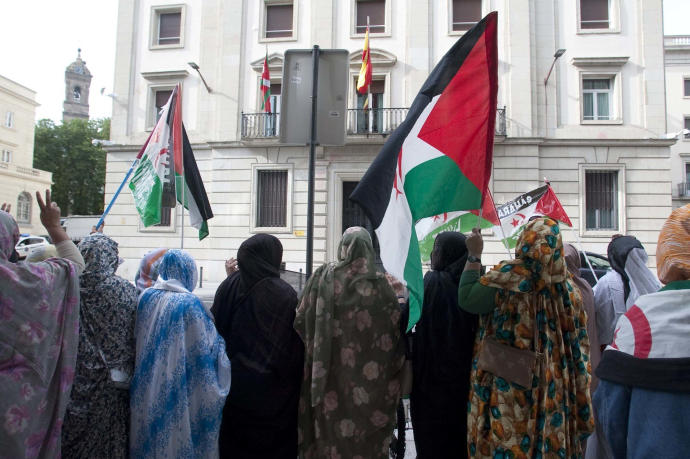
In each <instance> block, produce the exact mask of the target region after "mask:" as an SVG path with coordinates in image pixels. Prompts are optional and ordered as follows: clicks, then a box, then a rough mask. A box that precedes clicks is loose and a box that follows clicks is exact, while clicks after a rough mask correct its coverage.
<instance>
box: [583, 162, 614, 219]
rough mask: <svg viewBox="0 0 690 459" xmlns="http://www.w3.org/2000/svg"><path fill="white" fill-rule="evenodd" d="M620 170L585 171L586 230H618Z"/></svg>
mask: <svg viewBox="0 0 690 459" xmlns="http://www.w3.org/2000/svg"><path fill="white" fill-rule="evenodd" d="M619 172H620V171H618V170H614V171H611V170H587V171H585V219H586V222H585V225H586V226H585V228H586V230H588V231H590V230H595V231H598V230H610V231H618V229H619V225H618V212H619V209H618V204H619V203H618V174H619Z"/></svg>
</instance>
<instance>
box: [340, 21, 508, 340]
mask: <svg viewBox="0 0 690 459" xmlns="http://www.w3.org/2000/svg"><path fill="white" fill-rule="evenodd" d="M496 22H497V15H496V13H495V12H493V13H490V14H489V15H488V16H486V17H485V18H484V19H482V20H481V21H480V22H479V23H478V24H477V25H476V26H475V27H474V28H472V29H471V30H470V31H468V32H467V33H465V35H463V36H462V38H460V40H459V41H458V42H457V43H456V44H455V45H454V46H453V47H452V48H451V49H450V51H448V53H446V55H445V56H443V58H442V59H441V61H440V62H439V63H438V65H437V66H436V67H435V68H434V70H433V71H432V72H431V74H430V75H429V77H428V78H427V80H426V82H425V83H424V85H423V86H422V89H421V90H420V92H419V94H417V97H416V98H415V100H414V102H413V103H412V107H411V108H410V110H409V112H408V115H407V117H406V118H405V121H404V122H403V123H402V124H401V125H400V127H398V129H396V130H395V132H394V133H393V134H392V135H391V136H390V138H389V139H388V141H387V142H386V144H385V145H384V146H383V148H382V149H381V151H380V152H379V154H378V156H377V157H376V159H375V160H374V162H373V163H372V164H371V166H370V167H369V170H367V172H366V174H365V175H364V177H363V178H362V181H361V182H360V183H359V185H358V186H357V188H356V189H355V191H354V192H353V193H352V195H351V196H350V199H352V200H353V201H355V202H357V203H358V204H359V205H361V206H362V208H363V209H364V210H365V212H366V213H367V215H368V217H369V219H370V220H371V222H372V223H373V226H374V228H375V229H376V234H377V236H378V239H379V243H380V247H381V260H382V261H383V266H384V268H385V269H386V270H387V271H388V272H389V273H390V274H392V275H393V276H395V277H397V278H398V279H401V280H403V281H404V282H405V284H406V285H407V288H408V290H409V292H410V319H409V324H408V328H411V327H412V326H413V325H414V324H415V323H416V322H417V320H418V319H419V317H420V315H421V306H422V298H423V295H424V292H423V290H424V281H423V279H422V263H421V259H420V253H419V241H418V238H417V233H416V230H415V224H416V223H417V222H418V221H419V220H421V219H422V218H426V217H433V216H434V215H439V214H443V213H444V212H454V211H458V210H469V209H479V208H481V207H482V195H483V191H484V190H486V189H487V184H488V181H489V177H490V175H491V157H492V150H493V140H494V124H495V120H496V91H497V70H496V69H497V65H498V57H497V47H496V25H497V24H496Z"/></svg>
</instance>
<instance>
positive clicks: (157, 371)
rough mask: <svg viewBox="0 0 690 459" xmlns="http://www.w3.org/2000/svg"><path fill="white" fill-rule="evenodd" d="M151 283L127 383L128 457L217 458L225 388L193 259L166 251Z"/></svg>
mask: <svg viewBox="0 0 690 459" xmlns="http://www.w3.org/2000/svg"><path fill="white" fill-rule="evenodd" d="M159 272H160V276H159V278H158V281H157V282H156V284H155V285H154V286H153V287H152V288H149V289H147V290H146V291H145V292H144V293H143V294H142V296H141V298H140V299H139V306H138V308H137V318H136V326H135V337H136V349H137V351H136V366H135V371H134V377H133V378H132V383H131V387H130V407H131V428H130V456H131V457H180V456H187V455H189V454H190V453H189V452H190V451H193V452H194V455H195V456H198V457H218V432H219V429H220V420H221V413H222V410H223V405H224V404H225V397H226V396H227V394H228V392H229V390H230V362H229V361H228V357H227V355H226V353H225V342H224V341H223V338H221V337H220V335H218V333H217V332H216V328H215V325H214V324H213V320H212V318H211V316H210V315H209V314H208V313H207V312H206V310H205V309H204V306H203V305H202V303H201V301H200V300H199V298H197V297H196V296H194V295H193V294H192V293H191V291H192V290H193V289H194V287H195V286H196V263H194V259H193V258H192V257H191V256H190V255H189V254H188V253H187V252H184V251H182V250H169V251H168V252H167V253H166V254H165V256H164V257H163V260H162V262H161V265H160V270H159Z"/></svg>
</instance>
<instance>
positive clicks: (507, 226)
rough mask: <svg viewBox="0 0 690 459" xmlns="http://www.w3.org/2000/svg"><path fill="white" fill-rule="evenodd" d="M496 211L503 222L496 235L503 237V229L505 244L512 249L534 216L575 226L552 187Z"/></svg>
mask: <svg viewBox="0 0 690 459" xmlns="http://www.w3.org/2000/svg"><path fill="white" fill-rule="evenodd" d="M496 211H497V212H498V218H499V219H500V220H501V226H500V228H498V227H497V228H496V230H497V231H498V232H497V233H496V234H497V235H501V232H500V231H501V228H502V229H503V237H505V239H504V240H503V244H505V246H506V247H509V248H511V249H512V248H514V247H515V246H516V245H517V241H518V238H519V237H520V233H522V229H523V228H524V226H525V225H526V224H527V222H529V219H530V217H532V216H533V215H545V216H547V217H550V218H553V219H554V220H558V221H559V222H561V223H563V224H565V225H567V226H573V224H572V223H571V221H570V219H569V218H568V214H566V213H565V210H564V209H563V206H562V205H561V202H560V201H559V200H558V198H557V197H556V193H554V192H553V189H551V186H550V185H544V186H542V187H539V188H537V189H536V190H532V191H530V192H527V193H525V194H521V195H520V196H518V197H517V198H515V199H513V200H512V201H509V202H507V203H505V204H503V205H502V206H499V207H498V208H497V209H496Z"/></svg>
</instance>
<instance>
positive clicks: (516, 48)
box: [106, 0, 674, 282]
mask: <svg viewBox="0 0 690 459" xmlns="http://www.w3.org/2000/svg"><path fill="white" fill-rule="evenodd" d="M621 3H622V2H621V1H620V0H602V1H600V2H596V1H589V2H582V3H581V2H580V1H579V0H555V1H554V0H531V1H530V0H447V1H446V0H444V1H431V0H415V1H412V0H367V1H361V0H336V1H333V2H316V1H314V0H303V1H290V0H280V1H272V0H267V1H261V2H246V1H241V0H205V1H204V2H177V3H170V4H167V3H165V2H160V1H152V0H120V8H119V13H118V33H117V52H116V66H115V67H116V75H115V88H114V92H115V93H116V94H117V97H116V98H115V99H114V103H113V118H112V126H111V140H112V141H113V142H114V143H115V145H114V146H112V147H110V148H109V153H108V165H107V174H106V202H107V201H108V200H109V198H110V196H112V194H113V192H114V191H115V189H116V187H117V186H118V185H119V183H120V181H121V180H122V178H123V176H124V173H125V172H126V170H127V168H128V167H129V165H130V163H131V162H132V160H133V158H134V156H135V155H136V152H137V151H138V150H139V148H140V147H141V145H142V144H143V143H144V141H145V140H146V137H147V135H148V132H149V130H150V129H151V127H152V125H153V123H154V122H155V119H156V109H157V107H159V106H160V104H161V103H162V102H164V99H165V98H166V96H167V95H169V92H168V91H170V90H171V88H172V87H173V86H174V85H175V84H177V83H181V84H182V88H183V93H184V110H183V118H184V121H185V125H186V128H187V131H188V133H189V135H190V138H191V141H192V143H193V148H194V152H195V155H196V158H197V161H198V164H199V169H200V170H201V173H202V176H203V179H204V182H205V185H206V190H207V192H208V194H209V199H210V201H211V205H212V207H213V211H214V213H215V218H214V219H212V220H211V221H210V225H209V227H210V233H211V236H210V237H208V238H207V239H206V240H204V241H201V242H199V241H196V240H194V235H195V232H194V231H190V230H187V231H186V232H185V236H186V238H185V241H184V246H185V248H186V249H189V250H190V251H191V253H192V254H193V255H194V257H195V258H196V259H197V262H198V264H199V265H200V266H202V267H203V268H204V279H205V281H209V280H210V281H211V282H217V281H219V280H221V279H222V278H223V277H224V270H223V261H224V259H225V258H227V257H229V256H234V255H235V254H236V251H237V248H238V247H239V244H240V243H241V242H242V241H243V240H244V239H245V238H247V237H248V236H250V235H252V234H255V233H257V232H269V233H272V234H275V235H276V236H278V237H279V238H280V239H281V241H282V243H283V246H284V249H285V252H284V260H285V262H286V266H287V268H288V269H292V270H297V269H300V268H302V269H303V268H304V263H305V246H306V239H305V230H306V222H307V216H306V209H307V157H308V148H306V147H296V146H288V145H283V144H281V143H280V141H279V140H278V138H277V134H279V132H278V129H279V116H280V115H279V114H264V113H260V106H261V99H260V90H259V86H260V76H261V67H262V64H263V59H264V56H266V55H267V56H268V61H269V67H270V74H271V88H272V89H271V92H272V94H273V106H274V107H277V106H279V105H280V104H279V94H280V90H281V83H282V82H281V77H282V64H283V53H284V52H285V51H286V50H287V49H292V48H298V49H307V48H311V47H312V46H313V45H314V44H318V45H319V46H320V47H321V48H342V49H347V50H348V51H349V52H350V69H349V72H350V78H349V81H350V88H349V89H348V94H349V96H348V107H349V110H348V115H347V116H348V118H347V136H346V144H345V145H344V146H341V147H319V148H318V149H317V161H316V193H315V197H316V201H315V207H314V208H315V217H314V222H315V232H314V234H315V241H314V249H315V253H314V261H315V263H321V262H324V261H328V260H333V259H335V257H336V253H335V252H336V248H337V244H338V242H339V239H340V235H341V233H342V231H343V229H344V228H345V227H346V226H348V225H352V224H365V225H366V224H367V222H366V219H365V218H364V216H363V215H362V212H361V210H360V209H359V208H358V207H357V206H355V205H353V204H352V203H351V202H349V200H348V199H347V196H348V194H349V192H350V191H351V190H352V187H353V186H354V184H355V183H356V182H357V181H358V180H359V179H360V178H361V177H362V176H363V174H364V172H365V171H366V169H367V167H368V166H369V164H370V163H371V161H372V159H373V158H374V157H375V155H376V154H377V152H378V151H379V149H380V148H381V146H382V145H383V143H384V142H385V140H386V138H387V136H388V134H389V133H390V132H391V130H392V129H394V128H395V127H396V126H397V124H399V123H400V121H402V119H403V117H404V115H405V113H406V110H407V107H409V105H410V104H411V102H412V100H413V99H414V97H415V95H416V94H417V92H418V90H419V89H420V87H421V85H422V84H423V82H424V81H425V79H426V77H427V75H428V74H429V72H430V71H431V70H432V68H433V67H434V65H435V64H436V63H437V62H438V61H439V59H440V58H441V57H442V56H443V55H444V53H445V52H446V51H447V50H448V49H449V48H450V47H451V46H452V44H453V43H454V42H455V41H456V40H457V39H458V38H459V37H460V36H461V35H462V34H463V33H464V31H465V30H467V29H468V28H469V27H471V25H472V23H473V22H476V21H477V20H478V19H479V18H480V17H481V16H483V15H485V14H486V13H488V12H489V11H493V10H496V11H498V13H499V29H498V30H499V32H498V40H499V44H498V47H499V49H498V51H499V93H498V120H497V121H498V122H497V131H496V137H495V147H494V169H493V176H492V191H493V194H494V199H495V201H496V203H497V204H501V203H504V202H506V201H508V200H510V199H512V198H513V197H515V196H516V195H518V194H520V193H523V192H526V191H529V190H531V189H534V188H536V187H538V186H540V185H541V184H543V179H544V177H546V178H548V180H550V182H551V184H552V186H553V188H554V190H555V191H556V193H557V195H558V196H559V198H560V199H561V201H562V203H563V205H564V207H565V210H566V211H567V213H568V215H569V216H570V218H571V220H572V221H573V223H574V228H573V230H567V231H565V232H564V235H565V239H566V240H567V241H571V242H575V241H577V240H580V241H581V242H582V245H583V246H584V248H586V249H587V250H591V251H594V252H598V253H605V252H606V246H607V244H608V242H609V240H610V237H611V236H612V235H613V234H616V233H626V234H632V235H635V236H637V237H638V238H639V239H640V240H641V241H642V242H643V244H645V246H646V247H647V249H648V251H649V253H650V254H651V255H652V256H651V258H650V265H651V266H653V265H654V256H653V254H654V253H655V245H656V240H657V235H658V231H659V229H660V227H661V225H662V223H663V221H664V219H665V218H666V217H667V216H668V214H669V213H670V210H671V194H670V193H669V189H670V187H671V174H670V170H669V164H670V163H669V147H670V146H671V145H672V144H673V143H674V141H673V140H667V139H665V138H664V136H663V135H664V133H665V132H666V105H665V98H664V53H663V32H662V0H646V1H645V2H633V3H626V5H625V7H623V5H621ZM591 5H595V7H592V6H591ZM366 16H369V18H370V22H371V24H372V29H371V31H372V33H371V36H370V46H371V56H372V62H373V78H374V81H373V84H372V93H373V100H372V106H373V109H374V116H373V117H368V116H364V112H363V111H362V110H361V109H360V108H361V104H362V98H361V97H358V96H357V95H356V93H355V78H356V74H357V73H358V71H359V66H360V63H361V52H362V47H363V42H364V29H363V28H362V27H361V26H362V24H363V23H365V18H366ZM560 48H563V49H565V50H566V52H565V54H564V55H563V56H562V57H560V58H559V59H557V60H556V62H555V64H554V66H553V72H552V73H551V74H550V77H549V79H548V81H547V82H546V84H545V77H546V75H547V73H548V72H549V68H550V67H551V66H552V64H553V63H554V53H555V51H556V50H558V49H560ZM188 62H194V63H196V64H198V66H199V69H200V71H201V73H202V74H203V76H204V77H205V79H206V81H207V83H208V86H209V87H210V89H211V91H208V90H207V89H206V87H205V86H204V84H203V83H202V81H201V80H200V78H199V74H198V73H197V72H196V70H193V69H192V67H190V66H189V65H188V64H187V63H188ZM271 192H276V193H277V196H278V198H275V196H276V194H275V193H274V194H273V196H274V197H273V198H272V197H271ZM271 206H272V207H271ZM275 207H278V208H279V212H278V214H277V217H275V215H274V217H275V218H276V219H275V220H271V219H268V220H267V219H265V218H264V217H263V215H264V214H265V212H264V211H263V210H262V209H264V208H275ZM164 223H165V225H163V226H160V227H155V228H143V227H142V225H141V223H140V221H139V218H138V216H137V214H136V212H135V210H134V206H133V202H132V196H131V194H130V193H129V192H125V193H123V195H122V196H121V197H120V198H119V200H118V202H117V204H116V205H115V206H114V208H113V211H112V213H111V216H110V217H109V219H108V225H107V228H108V233H109V234H111V235H112V236H113V237H115V239H116V240H117V241H118V242H119V243H120V253H121V256H123V257H124V258H125V260H126V263H125V265H124V266H123V268H121V269H122V272H123V274H124V275H126V276H129V277H133V275H134V272H135V270H136V267H137V265H138V260H139V259H140V257H141V256H142V255H143V254H144V253H145V252H146V251H147V250H148V249H150V248H154V247H158V246H168V247H179V245H180V227H179V223H180V218H179V208H178V210H177V212H173V213H172V214H171V215H170V218H169V219H167V220H166V221H165V222H164ZM486 238H487V243H486V247H487V248H486V252H487V255H486V257H485V262H487V263H494V262H497V261H499V260H500V259H502V258H505V257H506V256H507V255H506V253H505V249H504V248H503V247H502V246H501V245H500V244H499V243H498V240H497V235H493V234H491V233H490V232H488V233H487V235H486Z"/></svg>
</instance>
